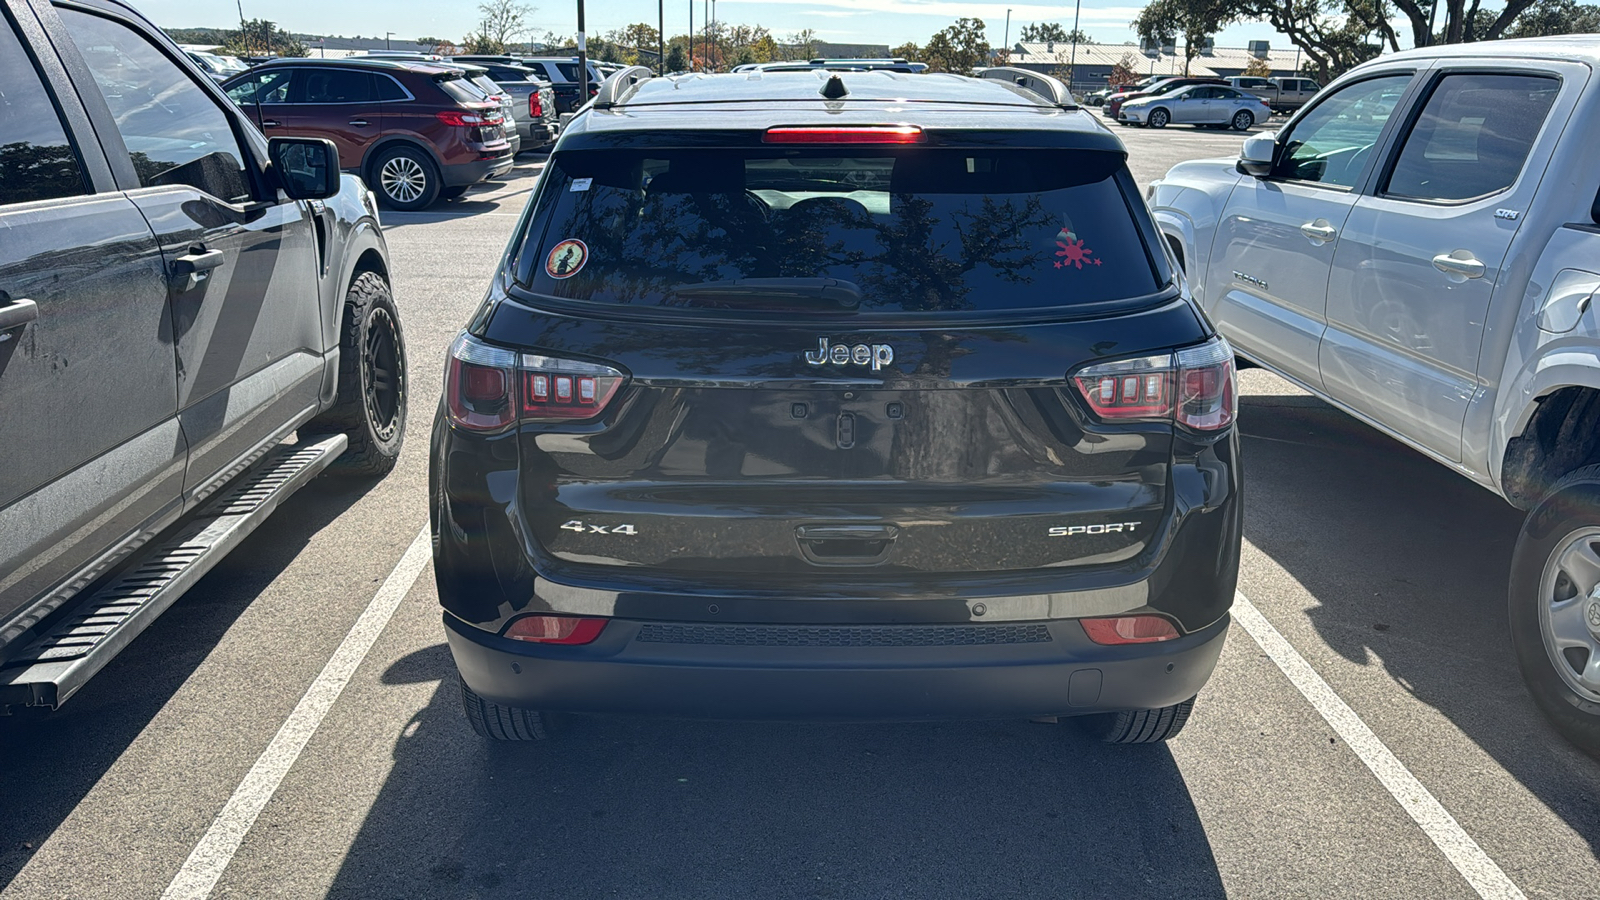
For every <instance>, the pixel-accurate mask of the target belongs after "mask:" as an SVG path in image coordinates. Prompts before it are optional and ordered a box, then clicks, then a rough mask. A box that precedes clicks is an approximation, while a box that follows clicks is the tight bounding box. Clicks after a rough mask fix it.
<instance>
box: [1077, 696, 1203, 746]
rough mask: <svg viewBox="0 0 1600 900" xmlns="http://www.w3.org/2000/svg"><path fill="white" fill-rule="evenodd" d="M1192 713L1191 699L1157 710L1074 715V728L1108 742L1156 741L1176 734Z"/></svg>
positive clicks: (1153, 742) (1192, 703) (1192, 704)
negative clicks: (1075, 716)
mask: <svg viewBox="0 0 1600 900" xmlns="http://www.w3.org/2000/svg"><path fill="white" fill-rule="evenodd" d="M1192 712H1194V698H1193V697H1190V698H1189V699H1187V700H1185V701H1183V702H1182V703H1178V704H1174V705H1172V706H1164V707H1162V708H1161V709H1135V710H1128V711H1124V712H1115V713H1101V714H1099V715H1093V716H1080V717H1078V718H1077V720H1076V721H1077V724H1078V727H1080V728H1082V729H1083V730H1084V731H1086V732H1088V733H1089V735H1090V736H1091V737H1094V738H1097V739H1099V740H1102V741H1104V742H1106V743H1108V744H1156V743H1160V742H1162V741H1167V740H1171V739H1172V738H1174V737H1177V735H1178V732H1180V731H1182V730H1183V726H1184V724H1185V723H1187V722H1188V721H1189V714H1190V713H1192Z"/></svg>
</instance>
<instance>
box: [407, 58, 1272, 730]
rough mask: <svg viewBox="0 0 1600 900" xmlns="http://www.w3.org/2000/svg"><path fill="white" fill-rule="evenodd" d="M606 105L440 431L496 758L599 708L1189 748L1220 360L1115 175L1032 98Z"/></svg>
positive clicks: (953, 83)
mask: <svg viewBox="0 0 1600 900" xmlns="http://www.w3.org/2000/svg"><path fill="white" fill-rule="evenodd" d="M992 71H993V70H991V72H992ZM1001 75H1003V76H1006V77H997V76H1001ZM1018 78H1021V79H1023V81H1024V83H1025V84H1026V85H1034V86H1038V87H1036V88H1033V89H1030V88H1028V87H1025V86H1023V85H1019V84H1017V83H1016V79H1018ZM824 84H826V85H829V86H830V93H831V94H832V95H834V96H835V97H842V98H843V99H836V100H828V101H826V102H818V101H819V100H820V99H821V98H820V96H819V88H821V87H822V86H823V85H824ZM1046 88H1048V90H1047V92H1046V93H1044V94H1040V93H1036V92H1035V91H1037V90H1045V89H1046ZM595 108H596V109H602V110H606V111H607V114H604V115H582V116H579V117H578V118H577V119H576V120H574V122H573V125H572V128H571V130H569V131H568V133H567V134H566V135H564V136H563V137H562V140H561V144H560V145H559V147H558V149H557V150H556V151H555V152H554V153H553V154H552V155H551V158H550V161H549V163H548V165H547V166H546V169H545V174H544V175H543V176H542V177H541V179H540V182H539V186H538V187H537V188H536V193H535V194H534V196H533V197H531V198H530V200H529V208H528V210H527V212H526V214H525V216H524V218H523V223H522V226H521V227H520V228H519V229H518V232H517V234H516V235H515V236H514V237H513V238H512V240H511V250H510V252H509V253H508V254H507V255H506V257H505V259H504V261H503V269H502V270H501V271H499V272H497V273H495V275H494V277H493V278H492V279H490V282H489V283H490V287H489V294H488V296H487V299H486V301H485V303H484V304H483V305H482V307H481V308H480V310H479V311H478V313H477V314H475V315H474V316H473V318H472V320H471V322H470V323H469V324H468V325H467V326H466V329H465V330H464V331H463V332H462V333H461V334H460V335H459V336H458V337H457V339H456V340H455V342H454V343H453V344H452V346H451V348H450V354H449V359H448V362H447V369H446V375H445V381H444V390H443V396H442V397H441V402H440V405H439V409H438V412H437V414H436V417H435V419H434V431H433V444H432V449H431V453H430V468H429V490H428V498H429V508H430V525H431V531H432V536H433V545H432V546H433V554H434V556H433V558H434V575H435V579H436V584H437V587H438V597H439V600H440V603H441V604H442V605H443V607H444V630H445V633H446V636H447V638H448V640H449V644H450V650H451V653H452V656H453V657H454V659H455V662H456V665H457V667H458V669H459V672H460V676H461V677H460V680H459V683H460V686H461V694H462V702H463V707H464V709H465V713H466V718H467V720H468V722H470V723H471V725H472V727H473V728H474V729H475V730H476V731H477V733H478V734H480V735H483V736H485V737H488V738H491V739H496V740H535V739H539V738H542V737H544V736H545V730H544V729H545V723H546V719H545V714H546V713H547V712H550V711H583V712H610V713H636V714H654V715H665V716H700V717H710V718H757V719H824V720H833V719H900V720H906V719H912V720H915V719H946V718H967V717H971V718H996V717H1031V716H1066V717H1074V718H1076V720H1077V721H1078V722H1080V723H1082V724H1084V725H1086V726H1087V728H1088V730H1089V731H1090V732H1091V733H1092V734H1095V735H1097V736H1098V737H1100V738H1101V739H1103V740H1107V741H1110V742H1113V743H1146V742H1154V741H1163V740H1166V739H1168V738H1170V737H1172V736H1174V735H1176V734H1177V733H1178V732H1179V730H1180V729H1182V728H1183V727H1184V724H1185V722H1186V721H1187V720H1188V718H1189V715H1190V711H1191V709H1192V708H1193V706H1194V698H1195V695H1196V693H1197V692H1198V691H1199V690H1200V689H1201V687H1202V686H1203V685H1204V684H1205V683H1206V681H1207V679H1208V678H1209V677H1210V675H1211V673H1212V670H1213V668H1214V666H1215V665H1216V661H1217V658H1218V654H1219V652H1220V651H1221V649H1222V645H1223V642H1224V640H1225V635H1226V633H1227V630H1228V624H1229V609H1230V607H1231V605H1232V603H1233V599H1234V595H1235V584H1236V581H1237V574H1238V565H1239V553H1240V534H1241V529H1242V521H1243V520H1242V515H1243V500H1242V494H1241V489H1242V481H1241V478H1242V473H1241V469H1240V468H1239V466H1238V462H1237V460H1238V454H1239V436H1238V433H1237V430H1236V429H1235V427H1234V414H1235V406H1234V378H1233V353H1232V351H1231V350H1230V349H1229V348H1228V346H1227V344H1226V342H1224V341H1222V340H1221V339H1220V338H1218V337H1217V336H1216V334H1215V332H1214V331H1213V329H1212V326H1211V325H1210V323H1208V322H1207V321H1206V319H1205V317H1204V316H1202V315H1200V314H1199V312H1198V310H1196V309H1195V308H1194V306H1193V305H1192V302H1191V301H1190V299H1189V298H1188V297H1187V295H1186V292H1185V289H1184V286H1183V283H1182V279H1181V278H1180V277H1179V275H1178V274H1177V271H1176V269H1175V267H1174V266H1172V264H1171V261H1170V257H1169V256H1168V254H1167V253H1166V250H1165V248H1164V247H1162V246H1161V244H1160V243H1159V241H1160V237H1159V234H1158V233H1157V232H1156V231H1155V229H1154V225H1153V223H1152V222H1151V221H1150V220H1149V218H1148V212H1147V209H1146V206H1145V205H1144V203H1142V202H1141V200H1140V198H1139V196H1138V193H1137V188H1136V187H1135V185H1134V183H1133V179H1132V176H1131V175H1130V174H1129V172H1128V168H1127V165H1126V163H1125V161H1124V160H1125V156H1126V151H1125V149H1124V147H1123V146H1122V144H1121V142H1119V141H1118V140H1117V139H1116V138H1115V137H1114V136H1113V135H1111V134H1110V133H1109V132H1107V130H1106V129H1105V128H1104V127H1103V126H1102V125H1101V124H1100V123H1099V122H1098V121H1095V119H1094V118H1093V117H1092V116H1091V115H1090V114H1089V113H1086V112H1084V111H1082V110H1079V109H1077V108H1076V107H1075V106H1073V104H1072V99H1071V96H1070V95H1069V94H1068V92H1067V89H1066V86H1065V85H1062V84H1061V83H1060V82H1059V81H1055V80H1054V79H1051V78H1049V76H1044V75H1040V74H1039V73H1032V72H1023V71H1021V70H1015V69H1013V70H1010V71H1009V72H1002V73H995V74H994V75H991V76H990V77H987V78H985V79H983V80H974V79H969V78H966V77H962V76H957V75H950V74H934V75H926V76H920V77H917V78H888V77H885V76H884V75H883V74H882V73H877V72H860V73H856V72H844V73H836V74H833V75H831V77H829V78H826V79H824V78H800V77H781V78H760V79H751V78H749V77H747V76H745V75H733V74H729V75H711V76H700V75H696V76H690V77H685V78H676V79H674V78H654V77H651V75H650V73H649V71H648V70H647V69H644V68H642V67H635V68H632V69H628V70H625V71H624V72H623V73H621V74H620V75H618V76H617V77H615V78H613V79H612V80H610V81H608V82H607V83H606V85H605V86H604V87H603V88H602V90H601V92H600V96H599V97H597V98H596V99H595ZM705 120H715V124H716V130H714V131H712V130H706V129H696V128H685V127H684V123H685V122H691V123H692V122H697V121H705ZM924 129H926V131H924ZM929 132H934V133H937V135H938V137H937V139H935V140H927V141H926V142H924V141H923V140H922V138H924V137H929V136H930V135H929V134H928V133H929ZM907 209H910V210H914V211H915V212H914V215H915V216H916V227H905V219H906V216H907V215H908V213H907V212H906V210H907ZM974 221H982V222H983V223H984V228H983V233H982V234H980V235H976V236H972V235H970V233H969V232H970V229H969V228H968V227H967V226H968V225H970V223H972V222H974ZM969 237H970V238H971V239H970V240H968V238H969ZM819 248H826V251H827V252H825V253H822V254H819V253H818V249H819ZM1101 260H1103V264H1102V262H1101ZM930 261H931V262H930ZM943 263H948V265H944V264H943ZM933 270H937V271H938V272H939V273H940V274H939V275H938V276H937V277H934V276H930V275H929V272H930V271H933ZM930 278H932V280H930Z"/></svg>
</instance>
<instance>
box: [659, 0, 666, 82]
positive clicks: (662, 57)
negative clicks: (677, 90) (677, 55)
mask: <svg viewBox="0 0 1600 900" xmlns="http://www.w3.org/2000/svg"><path fill="white" fill-rule="evenodd" d="M656 74H657V75H665V74H667V0H656Z"/></svg>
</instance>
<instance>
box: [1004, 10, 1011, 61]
mask: <svg viewBox="0 0 1600 900" xmlns="http://www.w3.org/2000/svg"><path fill="white" fill-rule="evenodd" d="M1004 44H1005V48H1006V58H1007V59H1008V60H1009V59H1010V57H1011V10H1010V9H1007V10H1006V37H1005V42H1004Z"/></svg>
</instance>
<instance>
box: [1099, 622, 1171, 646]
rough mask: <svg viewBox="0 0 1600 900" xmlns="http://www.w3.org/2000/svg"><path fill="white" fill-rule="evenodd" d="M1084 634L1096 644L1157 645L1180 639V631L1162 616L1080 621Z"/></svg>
mask: <svg viewBox="0 0 1600 900" xmlns="http://www.w3.org/2000/svg"><path fill="white" fill-rule="evenodd" d="M1079 624H1081V625H1082V626H1083V633H1084V634H1087V635H1088V636H1089V640H1091V641H1094V642H1095V643H1096V644H1105V645H1116V644H1155V643H1159V642H1161V641H1170V640H1173V639H1175V638H1177V637H1178V629H1176V628H1174V627H1172V623H1171V622H1168V621H1167V620H1166V619H1164V618H1162V617H1160V616H1118V617H1116V618H1113V619H1080V620H1079Z"/></svg>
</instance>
